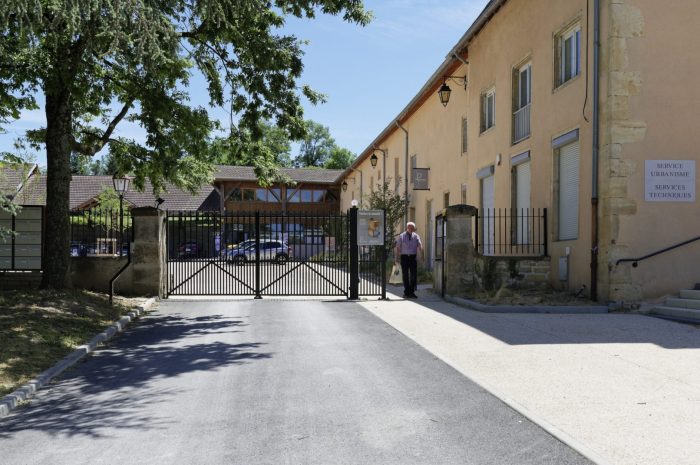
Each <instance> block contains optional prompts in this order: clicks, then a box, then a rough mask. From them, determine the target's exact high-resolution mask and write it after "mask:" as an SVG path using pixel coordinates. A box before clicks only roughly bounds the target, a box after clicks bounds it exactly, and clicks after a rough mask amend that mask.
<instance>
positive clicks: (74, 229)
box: [70, 207, 133, 257]
mask: <svg viewBox="0 0 700 465" xmlns="http://www.w3.org/2000/svg"><path fill="white" fill-rule="evenodd" d="M132 226H133V223H132V219H131V213H130V212H129V210H128V209H124V210H123V212H122V215H121V216H120V214H119V208H114V209H108V208H100V207H98V208H93V209H90V210H73V211H71V212H70V235H71V240H70V254H71V256H72V257H94V256H105V255H111V256H115V255H117V256H126V255H128V254H129V245H130V244H131V241H132V237H133V227H132Z"/></svg>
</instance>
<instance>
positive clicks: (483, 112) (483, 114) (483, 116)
mask: <svg viewBox="0 0 700 465" xmlns="http://www.w3.org/2000/svg"><path fill="white" fill-rule="evenodd" d="M480 107H481V121H480V123H479V125H480V128H479V129H480V131H479V132H484V131H485V130H486V94H481V105H480Z"/></svg>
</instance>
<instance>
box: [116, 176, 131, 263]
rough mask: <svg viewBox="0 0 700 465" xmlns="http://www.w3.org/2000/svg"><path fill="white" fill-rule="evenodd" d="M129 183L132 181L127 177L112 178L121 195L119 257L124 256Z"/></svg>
mask: <svg viewBox="0 0 700 465" xmlns="http://www.w3.org/2000/svg"><path fill="white" fill-rule="evenodd" d="M129 182H131V180H130V179H129V178H127V177H126V176H122V177H117V175H116V174H115V175H114V177H113V178H112V184H114V190H115V191H117V194H118V195H119V256H120V257H121V255H122V243H123V242H124V194H126V192H127V191H128V190H129Z"/></svg>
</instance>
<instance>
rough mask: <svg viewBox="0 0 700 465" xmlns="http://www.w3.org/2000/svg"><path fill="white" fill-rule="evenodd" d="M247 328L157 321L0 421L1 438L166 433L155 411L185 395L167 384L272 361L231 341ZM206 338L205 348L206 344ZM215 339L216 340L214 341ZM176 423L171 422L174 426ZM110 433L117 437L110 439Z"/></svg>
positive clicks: (211, 319) (168, 318)
mask: <svg viewBox="0 0 700 465" xmlns="http://www.w3.org/2000/svg"><path fill="white" fill-rule="evenodd" d="M242 326H245V325H244V324H243V323H242V321H241V320H238V319H234V318H227V317H225V316H222V315H214V316H206V317H188V318H185V317H181V316H178V315H155V316H153V317H149V318H145V319H143V320H141V321H140V322H139V324H138V325H137V326H135V327H134V328H133V329H130V330H129V331H127V332H126V333H125V334H124V335H122V336H121V337H119V338H117V339H116V340H114V342H113V343H112V344H111V345H110V346H108V347H107V348H105V349H103V350H99V351H97V352H96V353H95V355H94V356H93V357H90V358H88V359H87V360H86V361H85V362H84V363H82V364H80V365H78V366H77V367H75V368H73V369H72V370H70V371H69V372H67V373H66V374H64V376H63V379H62V380H61V381H60V386H56V387H55V388H54V389H51V391H49V392H46V393H44V395H43V396H41V397H40V398H39V399H37V400H35V401H33V402H32V403H31V404H30V405H29V406H27V407H26V408H21V409H19V410H18V411H17V412H16V413H15V414H13V415H11V416H9V417H7V418H5V419H4V420H1V421H0V438H8V437H11V436H12V435H13V434H14V433H17V432H20V431H25V430H33V431H42V432H45V433H48V434H50V435H62V436H76V435H85V436H89V437H105V436H109V435H110V434H114V432H115V430H120V429H134V428H136V429H143V430H146V429H154V428H162V427H165V426H166V424H165V422H164V420H163V419H162V418H158V417H157V416H156V415H157V414H155V413H154V412H158V411H159V409H154V408H153V406H154V403H168V402H169V399H171V398H173V397H174V396H175V395H176V394H178V393H179V392H181V390H182V389H181V388H177V389H175V388H171V387H168V383H165V384H163V383H162V382H159V381H160V380H165V379H168V378H175V377H179V376H182V375H185V374H188V373H193V372H211V371H215V370H221V369H224V368H226V367H231V366H235V365H242V364H246V363H250V362H252V361H256V360H263V359H269V358H271V357H272V356H273V354H272V353H267V352H263V351H261V350H260V348H261V347H263V346H265V343H262V342H248V343H240V344H230V343H227V342H223V341H222V340H221V339H225V336H223V337H222V336H221V335H225V334H226V333H231V332H241V331H240V330H232V328H237V327H242ZM203 338H205V339H206V340H203ZM212 339H215V340H212ZM169 421H170V420H168V422H169ZM107 430H109V431H110V432H109V433H108V432H107Z"/></svg>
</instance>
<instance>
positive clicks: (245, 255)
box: [225, 239, 291, 265]
mask: <svg viewBox="0 0 700 465" xmlns="http://www.w3.org/2000/svg"><path fill="white" fill-rule="evenodd" d="M290 252H291V249H290V248H289V247H288V246H287V244H285V243H284V242H282V241H277V240H269V239H261V240H260V260H261V261H272V262H275V263H279V264H282V263H286V262H287V260H289V255H290ZM225 254H226V260H227V261H231V262H233V263H235V264H237V265H243V264H245V263H246V262H248V261H255V241H254V240H250V241H244V242H242V243H240V244H239V245H237V246H235V247H232V248H230V249H226V251H225Z"/></svg>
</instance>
